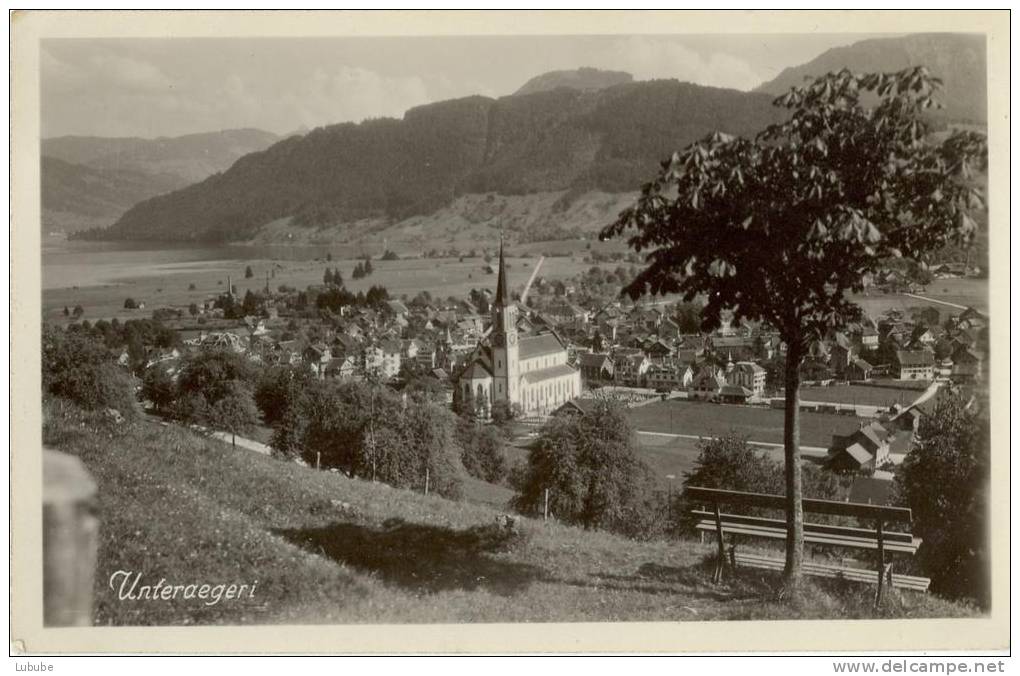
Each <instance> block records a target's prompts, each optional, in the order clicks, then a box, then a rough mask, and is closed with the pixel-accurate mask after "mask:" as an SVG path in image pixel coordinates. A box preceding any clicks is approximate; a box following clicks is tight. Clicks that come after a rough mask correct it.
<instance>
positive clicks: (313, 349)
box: [301, 343, 333, 378]
mask: <svg viewBox="0 0 1020 676" xmlns="http://www.w3.org/2000/svg"><path fill="white" fill-rule="evenodd" d="M301 357H302V358H303V359H304V361H305V363H306V364H308V366H309V367H310V368H311V369H312V372H313V373H315V376H316V377H317V378H325V377H326V367H327V366H328V365H329V363H330V361H332V359H333V355H332V353H331V351H330V349H329V347H328V346H327V345H326V344H325V343H312V344H311V345H309V346H308V347H306V348H305V349H304V350H303V351H302V353H301Z"/></svg>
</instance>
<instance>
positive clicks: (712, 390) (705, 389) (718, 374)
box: [687, 365, 726, 401]
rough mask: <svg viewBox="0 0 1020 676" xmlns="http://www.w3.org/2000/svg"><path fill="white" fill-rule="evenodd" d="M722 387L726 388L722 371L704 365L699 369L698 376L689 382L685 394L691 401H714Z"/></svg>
mask: <svg viewBox="0 0 1020 676" xmlns="http://www.w3.org/2000/svg"><path fill="white" fill-rule="evenodd" d="M724 387H726V377H725V376H724V374H723V371H722V369H719V368H718V367H716V366H710V365H705V366H703V367H701V369H700V370H699V371H698V374H697V375H696V376H694V378H693V379H692V380H691V384H690V386H689V387H688V390H687V392H688V396H689V397H690V398H691V399H700V400H703V401H715V400H717V399H718V397H719V393H720V392H721V391H722V388H724Z"/></svg>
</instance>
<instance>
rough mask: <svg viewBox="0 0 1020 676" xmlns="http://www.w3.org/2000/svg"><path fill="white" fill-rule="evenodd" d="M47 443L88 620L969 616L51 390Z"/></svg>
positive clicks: (933, 600) (962, 609)
mask: <svg viewBox="0 0 1020 676" xmlns="http://www.w3.org/2000/svg"><path fill="white" fill-rule="evenodd" d="M46 414H47V415H46V417H45V419H46V420H47V423H46V425H45V428H44V443H45V444H46V445H47V446H49V447H53V448H56V449H58V450H61V451H64V452H67V453H70V454H73V455H75V456H78V457H79V458H81V459H82V461H83V462H84V463H85V465H86V466H87V468H88V470H89V471H90V472H91V474H92V475H93V477H94V478H95V480H96V482H97V484H98V486H99V500H98V505H97V513H98V515H99V518H100V521H101V526H100V531H99V532H100V545H99V557H98V563H97V573H96V583H95V598H96V603H95V607H94V612H95V617H94V623H95V624H96V625H98V626H103V625H150V626H153V625H154V626H164V625H190V624H198V625H203V624H221V625H240V624H276V623H287V624H325V623H387V622H389V623H392V622H403V623H424V622H429V623H449V622H582V621H683V620H702V621H703V620H737V619H786V620H788V619H797V618H873V617H887V618H892V617H896V618H903V617H957V616H975V615H977V612H976V611H975V610H974V609H973V608H971V607H969V606H966V605H961V604H954V603H950V602H947V601H944V600H941V599H939V598H938V597H936V596H934V595H931V594H927V595H923V594H916V593H913V592H900V591H895V590H891V593H890V594H889V596H888V600H887V602H886V604H885V606H884V607H883V608H882V609H879V610H876V609H875V608H874V607H873V603H872V600H873V593H874V592H873V589H872V588H870V587H868V586H863V585H854V584H850V583H837V582H833V583H826V582H817V583H814V582H812V583H810V584H809V585H807V590H806V591H805V596H804V597H803V599H802V600H801V601H800V602H799V603H797V604H791V603H789V602H783V601H779V600H777V593H776V592H777V589H778V586H779V579H778V577H776V576H773V575H771V574H762V573H761V572H758V571H756V572H755V573H754V574H751V573H747V574H739V575H737V576H735V577H733V578H731V579H729V580H727V581H726V582H724V583H723V584H720V585H715V584H712V583H711V581H710V576H711V563H710V562H709V559H710V557H711V552H712V547H711V546H710V545H708V544H704V545H703V544H700V543H699V542H698V541H697V540H696V539H691V540H688V539H682V540H654V541H647V542H646V541H635V540H627V539H623V538H620V537H617V536H613V535H610V534H607V533H603V532H598V531H584V530H582V529H580V528H574V527H570V526H567V525H563V524H560V523H557V522H556V521H555V520H550V521H548V522H543V521H538V520H533V519H528V518H524V517H517V519H518V526H517V528H516V529H515V530H514V531H513V532H508V531H507V530H505V529H503V528H501V527H498V526H497V525H496V517H497V516H498V515H499V514H500V513H501V510H498V509H493V508H491V507H487V506H484V505H479V504H473V503H471V502H467V501H461V502H452V501H448V500H445V499H443V498H440V497H437V496H434V495H429V496H424V495H421V494H419V493H416V492H411V491H405V490H398V489H393V488H390V487H387V486H385V485H382V484H373V483H371V482H367V481H359V480H352V479H348V478H346V477H344V476H342V475H340V474H337V473H332V472H318V471H315V470H314V469H310V468H306V467H302V466H299V465H297V464H294V463H291V462H284V461H281V460H276V459H274V458H271V457H267V456H263V455H259V454H256V453H251V452H249V451H245V450H243V449H235V448H231V446H230V445H229V444H226V443H221V442H218V441H215V440H212V439H208V438H204V437H200V436H197V435H196V434H194V433H193V432H191V431H188V430H185V429H183V428H179V427H176V426H172V425H171V426H166V427H164V426H161V425H159V424H155V423H152V422H149V421H144V420H143V421H140V422H135V423H125V424H122V425H113V424H110V423H107V422H105V421H104V420H103V419H102V417H101V416H92V415H89V414H85V413H82V412H81V411H79V410H77V409H74V408H73V407H70V406H68V405H65V404H62V403H52V402H50V403H47V405H46ZM119 570H126V571H137V572H139V573H141V574H143V576H144V578H145V580H146V581H148V582H150V583H153V584H154V583H155V581H157V580H159V579H161V578H165V579H166V581H167V583H169V584H187V583H191V582H208V583H211V584H216V583H223V584H231V583H248V584H251V583H252V582H254V581H257V585H258V586H257V591H256V592H255V593H254V595H253V596H252V597H251V598H242V599H231V600H226V599H224V600H223V601H221V602H219V603H216V604H207V603H205V602H202V601H196V600H194V599H191V600H187V599H183V598H176V599H173V600H168V601H151V600H150V601H140V600H136V601H131V600H122V599H119V598H118V595H117V590H116V589H111V588H110V586H109V584H108V581H109V578H110V576H111V575H112V574H114V573H115V572H116V571H119Z"/></svg>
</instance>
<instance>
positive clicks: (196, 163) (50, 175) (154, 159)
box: [40, 128, 280, 232]
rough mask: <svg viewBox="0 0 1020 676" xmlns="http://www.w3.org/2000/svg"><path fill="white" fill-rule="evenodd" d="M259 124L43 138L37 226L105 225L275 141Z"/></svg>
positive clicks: (76, 227)
mask: <svg viewBox="0 0 1020 676" xmlns="http://www.w3.org/2000/svg"><path fill="white" fill-rule="evenodd" d="M279 138H280V137H279V136H277V135H276V134H272V133H270V132H265V131H262V130H259V129H251V128H247V129H227V130H222V131H218V132H203V133H198V134H185V135H183V136H173V137H169V136H161V137H158V138H154V139H146V138H140V137H103V136H82V135H69V136H58V137H52V138H47V139H43V140H42V142H41V143H40V151H41V154H42V162H41V166H40V179H41V184H42V191H41V193H42V194H41V205H42V228H43V230H44V231H46V232H56V231H68V232H73V231H76V230H81V229H86V228H94V227H98V226H104V225H109V224H110V223H111V222H113V221H115V220H116V219H118V218H119V217H120V216H121V215H123V214H124V212H125V211H127V210H128V209H129V208H131V207H132V206H133V205H135V204H137V203H139V202H142V201H144V200H146V199H148V198H150V197H153V196H155V195H159V194H164V193H168V192H172V191H174V190H178V189H180V188H183V187H186V186H188V185H191V184H193V183H196V182H198V181H201V180H203V179H205V178H207V177H208V176H210V175H212V174H214V173H217V172H221V171H225V170H226V169H229V168H230V166H231V165H232V164H233V163H234V162H235V161H236V160H238V159H240V158H241V157H243V156H244V155H247V154H248V153H250V152H251V151H253V150H259V149H262V148H264V147H266V146H268V145H270V144H271V143H273V142H275V141H277V140H279Z"/></svg>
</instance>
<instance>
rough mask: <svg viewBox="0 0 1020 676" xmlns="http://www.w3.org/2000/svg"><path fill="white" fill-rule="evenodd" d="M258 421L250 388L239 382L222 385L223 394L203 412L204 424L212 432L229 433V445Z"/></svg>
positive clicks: (228, 382) (233, 381) (231, 381)
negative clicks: (212, 430) (211, 429)
mask: <svg viewBox="0 0 1020 676" xmlns="http://www.w3.org/2000/svg"><path fill="white" fill-rule="evenodd" d="M258 420H259V413H258V409H256V408H255V402H254V400H253V399H252V394H251V389H250V386H249V385H248V383H246V382H243V381H241V380H228V381H227V382H226V383H224V387H223V393H222V394H221V395H220V397H219V398H218V399H216V400H215V401H213V402H212V403H211V404H210V405H209V406H208V408H207V409H206V411H205V422H206V423H207V424H208V425H209V426H210V427H211V428H213V429H214V430H222V431H225V432H230V437H231V438H230V442H231V444H234V443H235V441H236V440H235V437H236V435H238V434H245V433H246V432H249V431H251V429H252V428H254V427H255V425H256V424H257V423H258Z"/></svg>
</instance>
